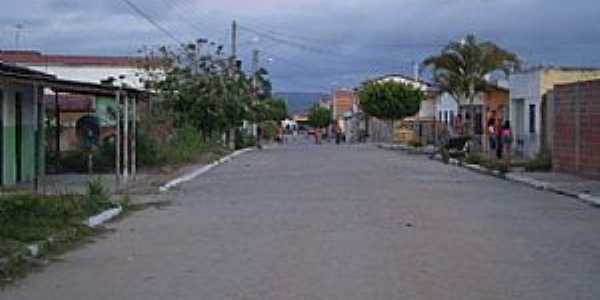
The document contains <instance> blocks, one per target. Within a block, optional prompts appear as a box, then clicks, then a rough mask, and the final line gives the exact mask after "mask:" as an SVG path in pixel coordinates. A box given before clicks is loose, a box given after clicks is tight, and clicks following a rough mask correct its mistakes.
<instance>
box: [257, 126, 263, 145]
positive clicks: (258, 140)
mask: <svg viewBox="0 0 600 300" xmlns="http://www.w3.org/2000/svg"><path fill="white" fill-rule="evenodd" d="M262 135H263V129H262V127H260V125H258V126H256V148H257V149H258V150H262V145H261V144H260V142H261V140H262Z"/></svg>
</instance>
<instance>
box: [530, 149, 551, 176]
mask: <svg viewBox="0 0 600 300" xmlns="http://www.w3.org/2000/svg"><path fill="white" fill-rule="evenodd" d="M525 171H526V172H550V171H552V157H551V156H550V154H548V153H546V152H540V153H539V154H538V155H537V156H536V158H535V159H533V160H531V161H528V162H526V163H525Z"/></svg>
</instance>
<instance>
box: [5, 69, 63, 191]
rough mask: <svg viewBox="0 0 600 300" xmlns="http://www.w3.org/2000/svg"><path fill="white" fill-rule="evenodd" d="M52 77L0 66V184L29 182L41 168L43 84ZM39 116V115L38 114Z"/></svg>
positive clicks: (9, 184)
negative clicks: (40, 114) (0, 101)
mask: <svg viewBox="0 0 600 300" xmlns="http://www.w3.org/2000/svg"><path fill="white" fill-rule="evenodd" d="M52 78H53V76H51V75H48V74H45V73H42V72H38V71H34V70H29V69H26V68H21V67H16V66H12V65H7V64H3V63H0V100H2V103H1V104H0V110H1V112H0V122H1V130H0V151H1V154H0V166H1V167H2V170H1V172H0V182H1V185H2V186H13V185H16V184H19V183H24V182H31V181H33V180H34V178H36V174H37V173H38V172H39V171H40V169H41V168H42V167H43V165H44V164H43V162H44V157H43V151H40V145H41V144H40V139H39V137H40V135H41V134H42V133H43V130H41V126H40V123H43V122H40V118H39V113H40V109H41V107H42V106H41V103H42V102H43V101H42V97H43V91H44V85H43V83H44V81H45V80H46V79H52ZM42 115H43V114H42Z"/></svg>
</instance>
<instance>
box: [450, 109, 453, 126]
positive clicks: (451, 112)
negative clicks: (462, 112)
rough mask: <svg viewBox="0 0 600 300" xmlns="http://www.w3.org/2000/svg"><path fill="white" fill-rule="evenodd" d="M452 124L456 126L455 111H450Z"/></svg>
mask: <svg viewBox="0 0 600 300" xmlns="http://www.w3.org/2000/svg"><path fill="white" fill-rule="evenodd" d="M450 124H454V111H453V110H451V111H450Z"/></svg>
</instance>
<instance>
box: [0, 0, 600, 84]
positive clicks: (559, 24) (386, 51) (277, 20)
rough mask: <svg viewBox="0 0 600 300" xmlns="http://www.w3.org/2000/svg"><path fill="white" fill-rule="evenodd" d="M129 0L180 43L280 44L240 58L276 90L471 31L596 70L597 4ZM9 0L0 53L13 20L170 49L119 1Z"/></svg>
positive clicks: (96, 43)
mask: <svg viewBox="0 0 600 300" xmlns="http://www.w3.org/2000/svg"><path fill="white" fill-rule="evenodd" d="M131 1H132V2H134V3H136V4H137V5H139V6H140V7H141V8H142V9H143V10H144V11H145V12H146V13H147V14H148V15H150V16H151V17H152V18H153V19H155V20H157V22H159V23H160V24H161V25H163V26H164V27H166V28H168V29H169V31H171V32H173V33H174V34H175V35H177V37H178V38H179V39H181V40H193V39H196V38H198V37H208V38H210V39H212V40H216V41H217V42H219V43H227V41H228V29H229V28H228V27H229V24H230V22H231V20H232V19H237V20H238V21H239V22H240V23H241V24H242V25H243V26H246V27H249V28H252V29H256V30H259V31H262V32H264V33H267V35H269V36H270V37H275V38H276V39H279V41H273V40H272V39H269V38H267V37H264V36H263V37H257V36H256V34H254V33H252V32H250V31H247V30H242V31H241V32H240V45H241V46H240V55H241V56H242V57H243V58H244V60H245V61H246V62H249V61H250V60H249V58H250V57H249V56H250V53H251V50H252V48H260V49H262V50H263V57H262V58H263V62H264V65H265V66H266V67H267V68H268V69H270V70H271V73H272V77H273V80H274V81H275V87H276V89H278V90H324V89H330V88H332V87H334V86H352V85H355V84H356V83H358V82H360V81H361V80H362V79H364V78H366V77H367V76H370V75H375V74H381V73H389V72H395V73H398V72H402V73H410V72H412V67H411V62H412V61H421V60H422V59H423V58H425V57H427V56H429V55H431V54H434V53H437V52H439V51H440V49H441V46H442V45H443V44H445V43H447V42H448V41H449V40H450V39H457V38H460V37H462V36H464V35H465V34H468V33H475V34H477V35H479V36H481V37H482V38H484V39H491V40H494V41H497V42H498V43H500V44H501V45H503V46H505V47H507V48H509V49H512V50H514V51H516V52H518V53H519V54H520V55H521V56H522V57H524V58H525V59H526V60H528V61H529V62H531V63H536V64H537V63H546V64H557V65H558V64H568V65H588V66H600V58H598V55H597V53H599V52H598V50H600V42H599V41H597V37H598V36H600V21H599V19H598V16H600V4H598V3H597V1H594V0H573V1H570V2H568V3H565V2H564V1H558V0H371V1H364V0H331V1H318V0H295V1H282V0H253V1H239V0H221V1H208V0H131ZM9 2H11V3H3V9H2V10H1V11H0V29H1V32H2V38H1V39H0V47H2V48H10V47H12V46H13V45H14V25H15V24H17V23H23V24H25V26H26V28H25V29H24V31H23V44H24V45H25V46H26V47H28V48H34V49H39V50H42V51H47V52H53V53H83V54H106V55H110V54H113V55H131V54H133V53H134V52H135V50H136V49H138V48H140V47H141V46H143V45H148V44H150V45H155V44H165V43H172V41H171V40H170V39H169V38H168V37H166V36H165V35H163V34H161V33H160V32H158V31H157V30H155V29H154V28H152V26H150V25H149V24H148V23H147V22H146V21H144V20H142V19H140V18H139V17H138V16H136V15H135V13H133V12H132V11H131V10H130V9H129V8H128V7H127V6H126V5H125V4H124V3H123V1H121V0H101V1H81V0H28V1H18V2H17V1H9ZM281 39H283V40H286V41H288V42H286V43H282V42H281ZM298 45H302V47H298ZM267 58H271V60H270V62H267ZM246 64H248V63H246Z"/></svg>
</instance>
